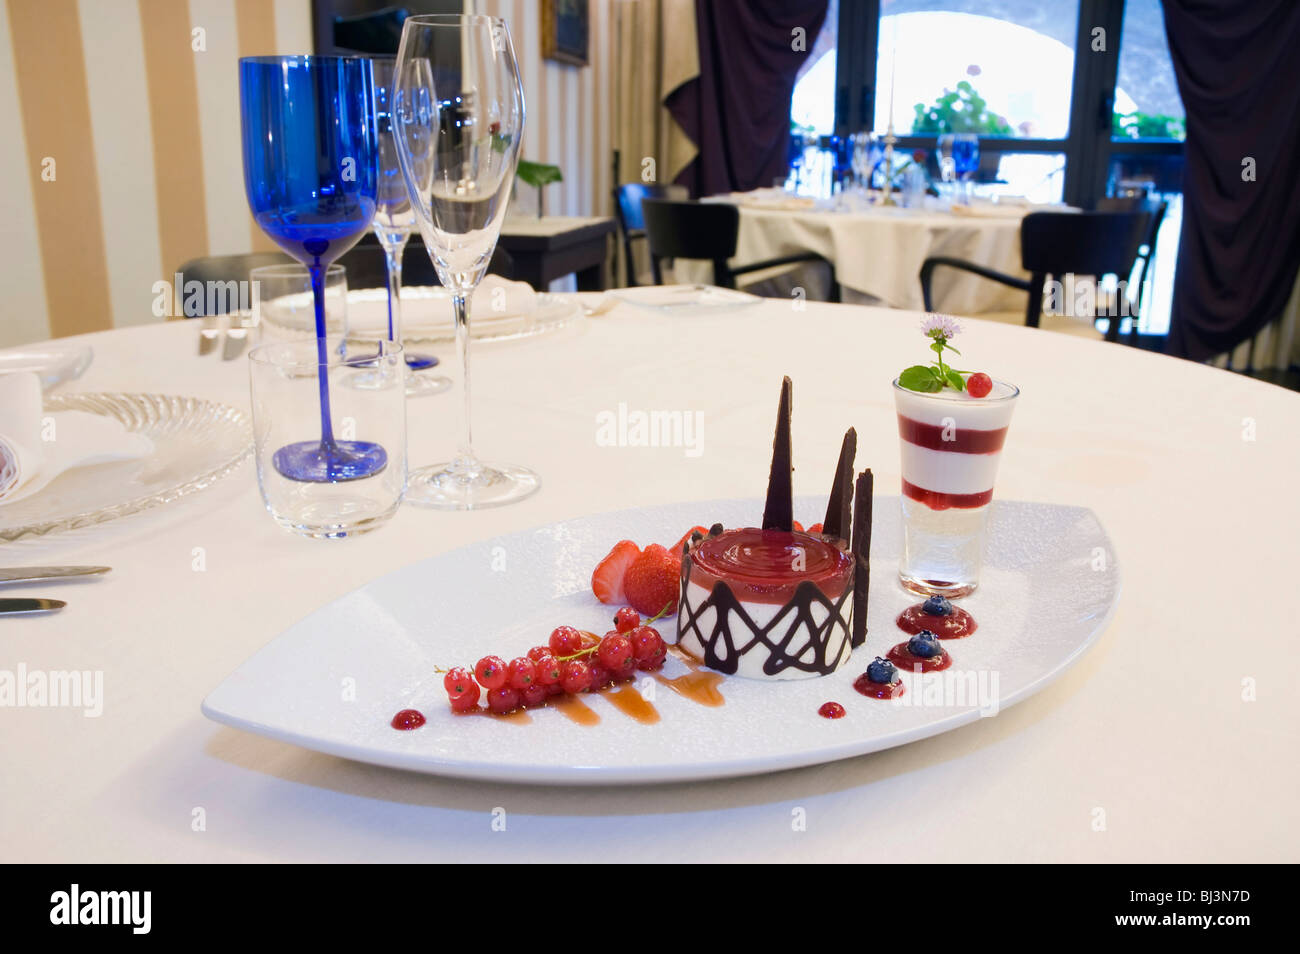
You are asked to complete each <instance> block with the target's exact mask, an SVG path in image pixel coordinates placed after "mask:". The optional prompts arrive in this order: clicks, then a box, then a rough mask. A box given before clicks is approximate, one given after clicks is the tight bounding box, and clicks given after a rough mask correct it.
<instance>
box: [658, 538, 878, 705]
mask: <svg viewBox="0 0 1300 954" xmlns="http://www.w3.org/2000/svg"><path fill="white" fill-rule="evenodd" d="M714 529H715V530H716V531H717V532H716V533H712V532H711V533H710V534H709V535H708V536H707V537H704V538H703V539H702V540H699V541H696V542H694V543H692V544H690V545H689V547H688V550H687V553H686V557H685V558H684V559H683V560H682V588H681V596H680V601H679V603H678V607H677V614H678V615H677V620H678V622H677V640H678V645H680V646H681V648H682V649H684V650H686V652H688V653H690V654H691V655H692V656H695V657H696V658H697V659H699V660H701V661H702V662H704V664H705V665H707V666H709V667H710V668H712V669H717V670H718V671H720V672H725V673H732V674H735V675H738V676H748V677H750V678H754V679H800V678H808V677H810V676H824V675H826V674H827V673H832V672H834V671H835V670H836V669H838V668H839V666H840V665H841V664H843V663H844V662H845V661H847V660H848V658H849V655H850V653H852V647H851V645H850V640H851V636H852V633H851V629H850V621H851V619H852V613H853V601H852V598H851V597H852V595H853V575H854V572H853V571H854V559H853V555H852V554H851V553H850V552H849V550H848V548H847V545H846V541H844V540H841V539H837V538H834V537H828V536H826V535H825V534H811V533H800V532H799V531H797V530H793V531H786V530H761V529H759V528H757V527H745V528H742V529H735V530H723V529H722V528H721V527H715V528H714Z"/></svg>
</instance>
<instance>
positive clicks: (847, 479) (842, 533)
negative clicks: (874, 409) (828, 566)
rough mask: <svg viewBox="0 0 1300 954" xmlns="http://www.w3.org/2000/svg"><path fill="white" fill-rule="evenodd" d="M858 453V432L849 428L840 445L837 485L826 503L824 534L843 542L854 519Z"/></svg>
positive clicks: (832, 487) (823, 524)
mask: <svg viewBox="0 0 1300 954" xmlns="http://www.w3.org/2000/svg"><path fill="white" fill-rule="evenodd" d="M857 453H858V432H857V431H856V430H854V429H853V428H851V427H850V428H849V429H848V430H847V431H845V432H844V443H843V444H841V445H840V460H839V463H838V464H836V465H835V483H834V484H833V485H832V486H831V496H830V500H828V501H827V502H826V519H825V521H823V523H822V533H824V534H827V535H828V536H832V537H839V538H840V539H841V540H848V539H849V528H850V526H851V524H850V521H851V520H852V519H853V458H854V457H856V456H857Z"/></svg>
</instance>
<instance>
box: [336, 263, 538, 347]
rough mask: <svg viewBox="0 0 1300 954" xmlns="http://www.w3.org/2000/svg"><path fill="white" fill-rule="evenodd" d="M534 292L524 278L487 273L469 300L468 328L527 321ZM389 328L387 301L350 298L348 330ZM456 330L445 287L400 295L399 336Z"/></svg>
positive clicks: (370, 332)
mask: <svg viewBox="0 0 1300 954" xmlns="http://www.w3.org/2000/svg"><path fill="white" fill-rule="evenodd" d="M536 313H537V292H535V291H533V287H532V286H531V285H529V284H528V283H527V282H512V281H508V280H507V279H504V278H501V277H499V276H497V275H487V276H485V277H484V278H483V280H482V281H481V282H479V285H478V288H476V289H474V295H473V297H472V298H471V299H470V302H469V323H470V328H471V329H473V328H483V327H484V326H486V325H489V324H491V323H493V322H501V321H526V320H528V319H530V318H533V317H535V316H536ZM387 329H388V303H387V301H386V300H385V299H384V298H383V296H380V297H379V298H377V299H376V300H374V301H369V300H368V301H364V302H362V301H358V302H349V304H348V333H349V334H350V335H353V336H362V337H383V336H384V335H385V334H386V333H387ZM454 330H455V315H454V313H453V311H452V307H451V294H450V293H448V292H447V291H446V290H445V289H432V290H430V291H429V292H427V293H422V294H420V295H419V296H416V295H409V297H408V295H403V296H402V337H404V338H421V337H432V336H440V335H445V334H450V333H451V332H453V331H454Z"/></svg>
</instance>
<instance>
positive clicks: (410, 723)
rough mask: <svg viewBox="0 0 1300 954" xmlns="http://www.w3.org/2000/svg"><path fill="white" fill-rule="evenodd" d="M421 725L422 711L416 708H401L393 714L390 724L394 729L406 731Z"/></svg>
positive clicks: (422, 719) (422, 722) (422, 720)
mask: <svg viewBox="0 0 1300 954" xmlns="http://www.w3.org/2000/svg"><path fill="white" fill-rule="evenodd" d="M422 725H424V713H422V712H420V711H419V710H418V709H403V710H402V711H401V712H399V713H397V715H395V716H393V722H392V726H393V728H394V729H401V730H402V731H406V730H408V729H418V728H419V727H420V726H422Z"/></svg>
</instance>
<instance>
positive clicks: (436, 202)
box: [393, 15, 540, 510]
mask: <svg viewBox="0 0 1300 954" xmlns="http://www.w3.org/2000/svg"><path fill="white" fill-rule="evenodd" d="M417 62H419V63H427V68H428V72H427V73H426V72H424V69H425V67H423V66H421V67H418V68H416V67H413V66H412V64H415V63H417ZM427 77H432V83H429V82H428V80H427ZM394 86H395V93H394V97H393V118H394V126H393V130H394V139H395V140H396V143H397V156H398V162H399V163H400V165H401V169H402V176H403V178H404V179H405V180H406V187H407V190H408V192H409V193H410V198H411V204H412V206H413V207H414V211H415V221H416V225H417V226H418V227H419V229H420V234H421V235H422V236H423V238H424V244H425V247H426V248H427V249H428V252H429V257H430V259H431V260H432V262H433V266H434V268H435V270H436V271H437V272H438V278H439V280H440V281H441V282H442V284H443V285H444V286H445V287H446V288H447V289H448V291H449V292H450V293H451V297H452V306H453V308H454V310H455V315H456V350H457V352H458V354H459V356H460V363H461V371H462V376H461V393H462V399H463V408H462V410H463V420H462V431H461V439H460V441H459V442H458V446H457V451H456V455H455V457H454V458H453V459H452V460H451V461H450V462H448V463H441V464H434V465H431V466H427V467H422V468H419V469H416V470H413V471H412V472H411V474H410V481H409V485H408V490H407V496H406V499H407V500H408V501H410V502H411V503H415V504H423V505H425V506H429V507H436V508H440V509H445V510H475V509H479V508H482V507H495V506H500V505H502V504H507V503H513V502H514V501H516V500H522V499H523V498H524V497H527V496H529V495H530V494H532V493H535V492H536V491H537V489H538V487H539V486H540V482H539V480H538V477H537V475H536V474H535V473H533V472H532V471H531V470H528V469H527V468H524V467H517V466H514V465H509V464H488V463H484V462H483V461H480V460H479V459H478V458H477V457H476V456H475V454H474V449H473V443H472V439H471V435H472V430H471V427H470V363H469V352H470V326H469V319H470V314H469V301H470V296H471V295H472V293H473V291H474V288H475V287H476V286H477V285H478V283H479V281H480V280H481V279H482V278H483V275H484V273H485V272H486V271H487V267H488V262H489V260H490V259H491V258H492V252H493V250H494V249H495V248H496V244H497V238H498V237H499V236H500V234H501V222H502V220H503V219H504V218H505V214H506V204H507V202H508V201H509V198H510V189H511V186H512V185H513V183H514V178H515V166H516V164H517V163H518V160H519V141H520V137H521V136H522V134H523V130H524V93H523V88H522V87H521V85H520V83H519V69H518V67H517V66H516V63H515V53H514V48H513V46H512V45H511V43H510V32H509V31H508V30H507V29H506V24H505V21H504V20H502V19H500V18H499V17H489V16H477V15H450V16H417V17H408V18H407V20H406V22H405V24H404V25H403V27H402V43H401V47H400V48H399V49H398V52H397V69H396V73H395V81H394Z"/></svg>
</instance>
